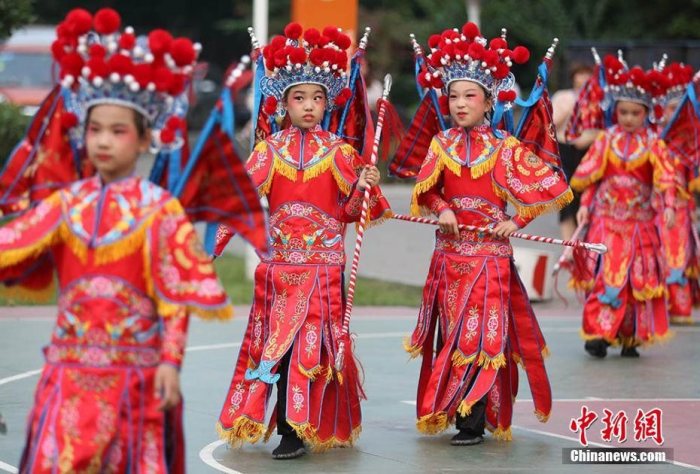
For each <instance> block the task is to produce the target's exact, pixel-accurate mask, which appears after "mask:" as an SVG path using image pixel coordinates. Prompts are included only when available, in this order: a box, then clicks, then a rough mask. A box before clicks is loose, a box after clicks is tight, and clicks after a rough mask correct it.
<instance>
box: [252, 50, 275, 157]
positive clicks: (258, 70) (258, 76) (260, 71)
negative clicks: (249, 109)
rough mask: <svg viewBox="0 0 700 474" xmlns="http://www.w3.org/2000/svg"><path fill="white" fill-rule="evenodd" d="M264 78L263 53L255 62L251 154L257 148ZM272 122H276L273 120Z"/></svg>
mask: <svg viewBox="0 0 700 474" xmlns="http://www.w3.org/2000/svg"><path fill="white" fill-rule="evenodd" d="M264 78H265V63H264V61H263V55H262V53H261V54H259V55H258V59H256V60H255V78H254V80H253V115H252V116H251V119H250V120H251V121H252V122H253V128H252V130H251V133H250V151H251V152H252V151H253V148H255V132H256V130H257V128H258V115H259V114H260V104H261V103H262V89H260V83H261V82H262V80H263V79H264ZM271 121H272V122H274V120H272V118H271ZM271 125H272V124H271ZM275 125H276V124H275ZM273 130H274V129H273Z"/></svg>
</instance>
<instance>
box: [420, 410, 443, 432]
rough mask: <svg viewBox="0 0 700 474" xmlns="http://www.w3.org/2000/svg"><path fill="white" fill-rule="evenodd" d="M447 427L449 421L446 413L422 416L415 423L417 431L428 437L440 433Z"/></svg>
mask: <svg viewBox="0 0 700 474" xmlns="http://www.w3.org/2000/svg"><path fill="white" fill-rule="evenodd" d="M448 426H449V420H448V419H447V413H445V412H444V411H443V412H439V413H432V414H430V415H425V416H422V417H420V418H419V419H418V421H416V428H417V429H418V431H420V432H421V433H424V434H428V435H436V434H438V433H442V432H443V431H445V430H446V429H447V427H448Z"/></svg>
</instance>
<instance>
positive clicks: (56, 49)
mask: <svg viewBox="0 0 700 474" xmlns="http://www.w3.org/2000/svg"><path fill="white" fill-rule="evenodd" d="M65 47H66V43H65V42H64V41H63V40H62V39H57V40H56V41H54V42H53V43H51V54H52V55H53V58H54V59H55V60H56V61H61V58H62V57H63V56H64V55H65V54H66V49H65Z"/></svg>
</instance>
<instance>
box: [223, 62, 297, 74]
mask: <svg viewBox="0 0 700 474" xmlns="http://www.w3.org/2000/svg"><path fill="white" fill-rule="evenodd" d="M294 67H295V68H297V69H301V63H296V64H295V65H294ZM236 72H238V75H239V76H240V75H241V73H240V71H236Z"/></svg>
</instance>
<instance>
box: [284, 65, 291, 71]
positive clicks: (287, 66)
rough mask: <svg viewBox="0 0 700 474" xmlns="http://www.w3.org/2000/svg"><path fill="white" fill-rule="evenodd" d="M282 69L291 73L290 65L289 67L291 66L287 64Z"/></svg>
mask: <svg viewBox="0 0 700 474" xmlns="http://www.w3.org/2000/svg"><path fill="white" fill-rule="evenodd" d="M284 69H285V70H287V71H288V72H291V70H292V65H291V64H287V65H286V66H285V67H284Z"/></svg>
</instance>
